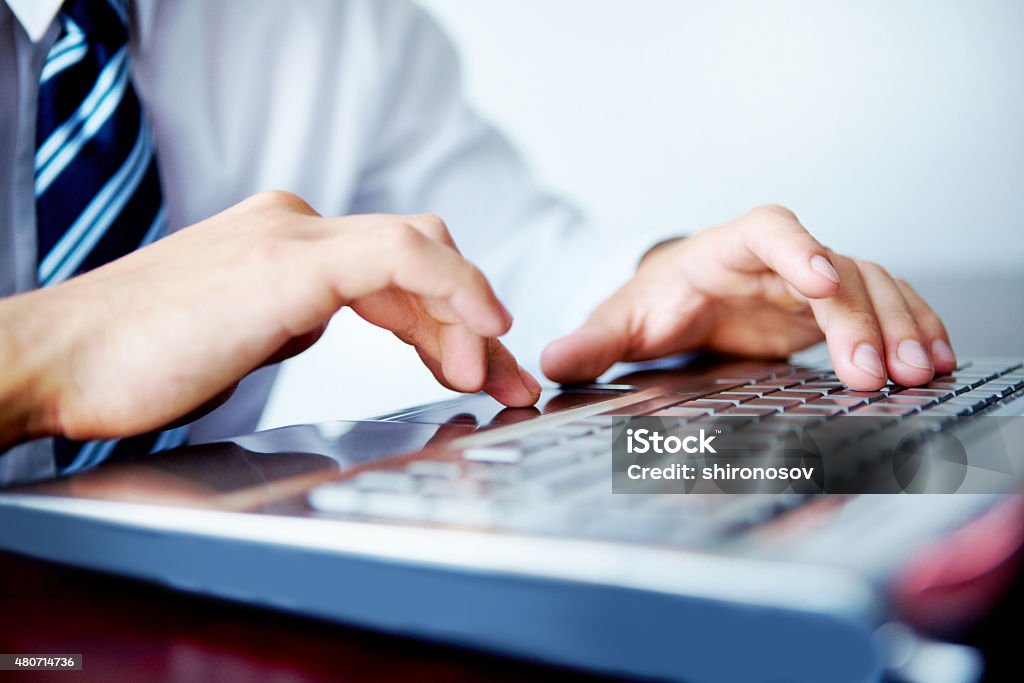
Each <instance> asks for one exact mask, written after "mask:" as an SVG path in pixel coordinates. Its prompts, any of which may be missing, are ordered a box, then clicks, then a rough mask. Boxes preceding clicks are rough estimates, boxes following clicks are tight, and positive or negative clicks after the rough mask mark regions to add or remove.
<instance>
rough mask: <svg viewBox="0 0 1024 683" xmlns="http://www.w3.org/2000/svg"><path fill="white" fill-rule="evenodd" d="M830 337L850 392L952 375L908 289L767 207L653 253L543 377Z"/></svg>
mask: <svg viewBox="0 0 1024 683" xmlns="http://www.w3.org/2000/svg"><path fill="white" fill-rule="evenodd" d="M823 337H824V338H825V339H826V340H827V342H828V348H829V354H830V356H831V359H832V364H833V366H834V367H835V370H836V374H837V375H838V376H839V378H840V379H841V380H842V381H843V382H845V383H846V384H847V385H848V386H850V387H851V388H853V389H858V390H864V391H869V390H875V389H878V388H880V387H882V386H883V385H884V384H885V382H886V380H887V379H889V378H891V379H892V381H893V382H896V383H898V384H903V385H906V386H914V385H919V384H924V383H926V382H928V381H929V380H931V378H932V377H933V376H934V374H935V373H936V372H939V373H946V372H950V371H952V370H953V369H954V368H955V367H956V358H955V356H954V354H953V350H952V347H951V346H950V342H949V336H948V335H947V333H946V330H945V328H944V327H943V325H942V322H941V320H939V318H938V316H936V315H935V313H934V312H933V311H932V310H931V309H930V308H929V307H928V305H927V304H926V303H925V302H924V300H923V299H922V298H921V297H920V296H919V295H918V294H917V293H916V292H915V291H914V290H913V289H912V288H911V287H910V285H909V284H907V283H906V282H905V281H903V280H900V279H899V278H894V277H893V276H892V275H890V274H889V273H888V272H887V271H886V270H885V269H884V268H882V267H881V266H879V265H877V264H875V263H870V262H867V261H860V260H856V259H852V258H849V257H846V256H842V255H840V254H835V253H833V252H832V251H830V250H829V249H827V248H826V247H824V246H822V245H821V244H820V243H819V242H818V241H817V240H816V239H814V238H813V237H812V236H811V235H810V234H809V233H808V232H807V230H806V229H804V227H803V226H802V225H801V224H800V223H799V221H798V220H797V218H796V216H795V215H794V214H793V213H792V212H791V211H789V210H788V209H785V208H783V207H779V206H765V207H760V208H757V209H754V210H753V211H751V212H749V213H747V214H746V215H744V216H741V217H739V218H737V219H736V220H734V221H732V222H730V223H727V224H724V225H720V226H717V227H714V228H710V229H708V230H704V231H702V232H700V233H697V234H696V235H694V236H692V237H688V238H686V239H682V240H677V241H675V242H670V243H667V244H664V245H661V246H659V247H657V248H655V249H654V250H652V251H651V252H650V253H648V255H647V256H646V257H645V258H644V259H643V262H642V263H641V264H640V266H639V267H638V268H637V272H636V274H635V275H634V276H633V278H632V279H631V280H630V281H629V282H627V283H626V284H625V285H623V286H622V287H621V288H620V289H619V290H618V291H617V292H615V294H613V295H612V296H611V297H610V298H608V299H607V300H606V301H605V302H604V303H602V304H601V305H600V306H599V307H598V308H597V309H596V310H595V311H594V312H593V314H592V315H591V316H590V318H589V320H588V321H587V322H586V324H585V325H584V326H583V327H582V328H581V329H579V330H578V331H576V332H574V333H573V334H571V335H569V336H567V337H564V338H562V339H559V340H557V341H555V342H553V343H552V344H550V345H549V346H548V348H547V349H545V351H544V355H543V358H542V367H543V369H544V373H545V374H546V375H547V376H548V377H550V378H551V379H553V380H556V381H560V382H574V381H584V380H589V379H593V378H595V377H597V376H598V375H600V374H601V373H603V372H604V371H605V370H607V369H608V368H609V367H610V366H611V365H612V363H615V362H617V361H640V360H650V359H653V358H658V357H662V356H666V355H671V354H675V353H681V352H684V351H689V350H695V349H709V350H714V351H720V352H724V353H732V354H742V355H748V356H761V357H785V356H787V355H789V354H790V353H792V352H793V351H796V350H799V349H801V348H804V347H807V346H810V345H811V344H813V343H815V342H817V341H820V340H821V339H822V338H823Z"/></svg>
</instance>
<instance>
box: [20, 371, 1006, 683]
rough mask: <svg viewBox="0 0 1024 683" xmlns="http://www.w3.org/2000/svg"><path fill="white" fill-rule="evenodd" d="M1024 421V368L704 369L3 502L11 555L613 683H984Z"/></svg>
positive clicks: (367, 424) (245, 450)
mask: <svg viewBox="0 0 1024 683" xmlns="http://www.w3.org/2000/svg"><path fill="white" fill-rule="evenodd" d="M1022 415H1024V366H1022V364H1021V359H1013V358H978V359H971V360H968V361H965V362H963V363H962V364H961V365H960V367H959V368H958V369H957V370H956V371H955V372H954V373H952V374H951V375H949V376H943V377H937V378H935V380H934V381H933V382H932V383H930V384H929V385H927V386H925V387H917V388H913V389H908V388H905V387H900V386H896V385H893V384H889V385H888V386H886V387H885V388H883V389H882V390H881V391H878V392H855V391H850V390H848V389H846V388H845V387H843V385H842V384H841V383H840V382H839V381H838V380H837V378H836V376H835V374H834V373H833V372H832V369H831V367H829V365H828V364H827V362H826V361H824V360H822V357H821V356H820V355H816V354H810V355H807V356H798V357H796V358H794V359H792V360H791V362H761V361H749V360H736V359H727V358H719V357H707V356H698V357H690V358H686V359H675V360H673V361H671V362H665V363H661V364H659V365H655V366H647V367H643V368H639V369H637V368H633V369H630V370H629V371H628V372H626V373H625V374H620V375H619V376H614V377H611V378H610V379H609V380H608V381H607V382H600V383H594V384H587V385H575V386H564V387H549V388H546V389H545V390H544V392H543V394H542V397H541V400H540V402H539V403H538V405H537V406H536V407H534V408H520V409H509V408H503V407H502V406H501V405H499V404H498V403H496V402H495V401H494V400H493V399H491V398H490V397H488V396H486V395H483V394H480V395H471V396H464V397H459V398H455V399H453V400H449V401H443V402H439V403H433V404H429V405H423V406H418V407H413V408H409V409H407V410H403V411H399V412H395V413H392V414H388V415H382V416H380V417H378V418H375V419H368V420H359V421H337V422H328V423H321V424H311V425H297V426H291V427H285V428H281V429H275V430H270V431H265V432H259V433H255V434H250V435H245V436H240V437H237V438H234V439H230V440H225V441H221V442H215V443H207V444H197V445H190V446H188V447H184V448H180V449H177V450H174V451H169V452H164V453H159V454H156V455H150V456H146V457H141V458H136V459H132V460H126V461H122V462H110V463H105V464H103V465H101V466H98V467H96V468H94V469H91V470H89V471H85V472H80V473H77V474H74V475H72V476H67V477H64V478H60V479H54V480H51V481H42V482H36V483H33V484H30V485H25V486H20V487H17V488H14V489H8V490H6V491H3V492H0V519H2V521H3V523H2V524H0V548H3V549H6V550H12V551H16V552H19V553H24V554H27V555H31V556H35V557H38V558H43V559H47V560H51V561H56V562H60V563H66V564H69V565H74V566H79V567H86V568H90V569H94V570H101V571H105V572H112V573H116V574H120V575H124V576H129V577H133V578H137V579H143V580H148V581H152V582H155V583H159V584H162V585H164V586H170V587H173V588H176V589H180V590H183V591H188V592H193V593H199V594H204V595H209V596H216V597H218V598H222V599H227V600H232V601H238V602H243V603H247V604H252V605H259V606H263V607H266V608H270V609H275V610H282V611H285V612H290V613H297V614H302V615H307V616H310V617H314V618H319V619H326V620H331V621H338V622H343V623H346V624H353V625H358V626H362V627H365V628H368V629H373V630H377V631H382V632H393V633H400V634H402V635H404V636H412V637H417V638H422V639H426V640H430V641H436V642H442V643H451V644H455V645H458V646H461V647H468V648H474V649H479V650H484V651H488V652H494V653H501V654H505V655H509V656H513V657H518V658H526V659H530V660H535V661H541V662H549V663H553V664H558V665H562V666H569V667H577V668H579V669H582V670H588V671H595V672H600V673H604V674H613V675H623V676H633V677H643V678H656V679H666V680H677V681H689V682H697V683H699V682H713V681H791V682H799V681H815V682H817V681H822V680H828V681H836V682H843V681H850V682H854V681H857V682H861V681H875V680H892V681H929V682H931V683H934V682H936V681H938V682H941V681H950V682H952V681H972V680H977V679H978V678H979V676H980V675H981V671H982V668H983V663H982V662H981V661H980V659H979V656H978V655H977V653H976V652H975V651H973V650H971V649H969V648H967V647H964V646H961V645H957V644H955V643H954V642H952V641H951V640H948V639H950V638H951V637H953V636H955V633H956V629H957V628H958V627H959V626H961V625H962V624H963V623H964V622H965V621H968V620H970V619H972V618H975V617H977V616H978V615H980V614H983V613H984V610H985V609H986V607H987V606H988V605H989V604H991V601H992V600H993V599H994V597H995V596H998V595H999V590H1000V587H1001V583H1000V581H1001V580H1002V581H1005V580H1006V578H1007V577H1011V576H1012V572H1010V571H1009V570H1008V568H1010V567H1012V565H1013V562H1014V559H1015V557H1016V556H1017V554H1018V552H1019V550H1020V547H1021V545H1022V542H1024V532H1022V530H1024V524H1022V523H1021V522H1022V521H1024V519H1022V517H1024V504H1022V500H1021V496H1020V495H1019V494H1018V491H1019V490H1020V483H1021V474H1022V472H1024V468H1022V463H1021V462H1020V460H1021V455H1022V452H1021V451H1022V449H1021V446H1020V444H1021V443H1024V442H1022V441H1021V440H1020V438H1019V437H1020V436H1021V435H1022V431H1021V427H1022V426H1024V425H1022V423H1024V421H1022V420H1020V418H1019V416H1022ZM654 435H657V437H658V438H657V439H655V438H653V436H654ZM673 437H674V438H673ZM690 437H692V438H690ZM658 444H660V445H661V446H664V448H662V449H661V452H659V453H656V454H655V453H654V451H656V450H658V449H657V448H655V446H656V445H658ZM669 446H672V447H674V448H669ZM645 449H646V450H645ZM673 450H674V452H672V451H673ZM716 468H719V469H716ZM687 473H689V476H687ZM950 558H953V559H950Z"/></svg>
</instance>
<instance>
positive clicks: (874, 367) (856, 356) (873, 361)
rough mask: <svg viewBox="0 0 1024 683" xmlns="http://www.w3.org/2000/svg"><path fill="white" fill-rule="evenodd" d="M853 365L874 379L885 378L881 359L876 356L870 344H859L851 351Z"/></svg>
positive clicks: (874, 349)
mask: <svg viewBox="0 0 1024 683" xmlns="http://www.w3.org/2000/svg"><path fill="white" fill-rule="evenodd" d="M853 364H854V365H856V366H857V367H858V368H860V369H861V370H863V371H864V372H867V373H870V374H872V375H874V376H875V377H881V378H883V379H884V378H885V368H883V367H882V357H881V356H880V355H878V350H877V349H876V348H875V347H874V346H871V344H861V345H859V346H858V347H857V348H855V349H854V350H853Z"/></svg>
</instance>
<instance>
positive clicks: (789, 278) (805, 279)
mask: <svg viewBox="0 0 1024 683" xmlns="http://www.w3.org/2000/svg"><path fill="white" fill-rule="evenodd" d="M731 227H732V226H726V229H727V230H728V229H729V228H731ZM735 234H736V235H737V238H738V242H739V244H737V245H729V246H731V247H732V248H725V249H724V251H722V252H720V254H721V258H722V259H723V260H724V262H727V263H732V264H733V267H734V268H736V269H737V270H741V271H751V270H757V269H758V268H759V267H762V266H767V267H768V268H770V269H771V270H773V271H774V272H776V273H778V275H779V276H780V277H782V278H783V279H784V280H785V281H786V282H788V283H789V284H790V285H792V286H793V288H794V289H796V290H797V291H798V292H800V293H801V294H803V295H804V296H806V297H809V298H812V299H822V298H826V297H830V296H833V295H834V294H835V293H836V291H838V289H839V282H840V279H841V278H840V275H839V273H838V272H837V271H836V268H835V264H834V263H832V261H831V258H830V256H829V252H828V250H827V249H826V248H825V247H824V246H822V244H821V243H820V242H818V240H816V239H815V238H814V237H812V236H811V234H810V233H809V232H807V229H806V228H804V226H802V225H801V224H800V222H799V221H798V220H797V218H796V216H795V215H794V214H793V213H792V212H791V211H789V210H788V209H785V208H783V207H777V206H768V207H761V208H759V209H755V210H754V211H751V212H750V213H749V214H747V215H746V216H744V217H743V219H741V220H740V221H739V223H738V229H737V230H736V232H735ZM724 247H726V245H723V248H724Z"/></svg>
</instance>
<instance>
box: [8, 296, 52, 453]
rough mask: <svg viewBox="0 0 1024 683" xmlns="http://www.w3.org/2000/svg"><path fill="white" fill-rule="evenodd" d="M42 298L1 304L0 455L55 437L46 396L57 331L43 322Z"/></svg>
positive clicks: (21, 297) (15, 298)
mask: <svg viewBox="0 0 1024 683" xmlns="http://www.w3.org/2000/svg"><path fill="white" fill-rule="evenodd" d="M44 298H45V295H44V294H43V293H42V292H32V293H29V294H21V295H18V296H13V297H8V298H5V299H0V452H3V451H4V450H6V449H7V448H10V447H11V446H14V445H16V444H18V443H21V442H23V441H28V440H30V439H36V438H42V437H46V436H53V435H55V434H56V433H57V428H56V420H55V419H54V416H53V415H52V411H51V410H50V409H49V408H48V401H47V399H46V396H47V395H48V394H49V391H50V388H51V384H52V382H51V379H50V376H49V375H50V370H51V368H50V367H49V366H50V365H51V363H50V362H49V361H48V360H47V358H48V355H49V353H50V349H51V348H52V346H53V341H54V336H55V335H56V334H59V325H57V324H55V323H54V321H52V320H45V317H46V314H45V312H44V311H43V310H41V308H42V306H43V304H44V302H43V301H42V299H44Z"/></svg>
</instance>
